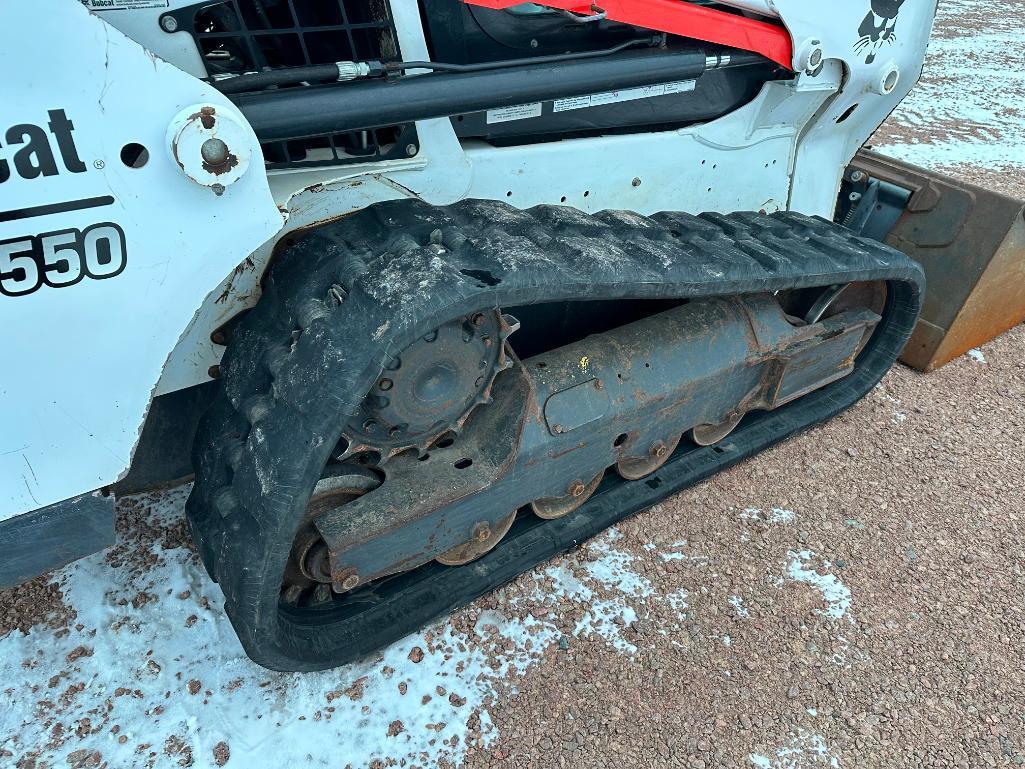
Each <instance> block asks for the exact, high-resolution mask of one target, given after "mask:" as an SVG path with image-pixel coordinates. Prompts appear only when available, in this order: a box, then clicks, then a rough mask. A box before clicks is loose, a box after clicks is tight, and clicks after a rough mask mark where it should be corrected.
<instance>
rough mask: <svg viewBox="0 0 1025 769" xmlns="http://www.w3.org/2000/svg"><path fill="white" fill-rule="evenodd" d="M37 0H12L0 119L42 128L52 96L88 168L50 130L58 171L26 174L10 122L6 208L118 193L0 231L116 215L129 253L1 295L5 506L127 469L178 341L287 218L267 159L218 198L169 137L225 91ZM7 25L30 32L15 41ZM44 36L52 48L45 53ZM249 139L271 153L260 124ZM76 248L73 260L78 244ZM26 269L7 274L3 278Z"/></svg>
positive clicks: (0, 226)
mask: <svg viewBox="0 0 1025 769" xmlns="http://www.w3.org/2000/svg"><path fill="white" fill-rule="evenodd" d="M28 8H29V6H28V5H25V4H21V3H4V4H3V5H2V6H0V29H2V30H4V33H3V34H4V37H5V39H4V44H3V45H2V46H0V71H3V72H4V73H5V78H6V81H7V84H6V85H5V86H4V90H5V98H4V100H3V105H2V107H0V130H2V131H4V132H6V131H8V130H9V128H10V127H11V126H14V125H18V124H33V125H35V126H37V127H38V128H40V129H41V130H43V131H46V129H47V123H48V120H49V118H48V110H54V109H57V108H60V109H61V110H63V111H64V113H65V114H66V116H67V117H68V118H69V119H70V120H71V121H72V123H73V124H74V129H73V138H74V144H75V148H76V152H77V158H78V160H79V161H80V165H79V164H76V163H75V162H74V157H73V156H71V157H70V160H71V163H70V165H71V166H72V167H73V168H83V170H81V171H78V172H74V171H71V170H69V169H68V167H67V164H66V162H65V160H64V159H63V158H62V153H61V152H60V149H59V147H58V145H57V141H56V139H55V137H54V136H52V135H49V132H48V131H47V134H48V138H47V141H48V147H49V149H48V150H46V149H43V148H42V146H41V145H40V151H41V152H43V153H44V155H45V154H46V153H47V152H49V153H50V154H52V155H54V161H53V162H54V164H55V166H56V169H57V170H58V173H57V174H55V175H53V176H39V177H37V178H29V179H25V178H22V177H21V176H20V175H19V173H18V169H17V167H16V166H15V162H16V160H15V158H16V157H18V154H17V153H18V152H19V151H25V150H26V143H22V144H20V145H19V144H18V143H17V142H16V141H10V140H9V139H8V137H7V136H0V143H2V144H3V149H0V158H3V159H4V160H5V161H6V162H7V169H8V174H7V175H8V176H9V178H8V179H7V180H6V181H2V182H0V212H6V214H7V216H8V217H9V216H10V212H12V211H13V210H15V209H26V208H31V207H36V206H44V205H52V204H55V203H60V202H66V201H73V200H80V199H88V198H93V197H97V196H100V197H102V196H110V197H112V198H113V200H112V201H111V202H110V203H108V204H106V205H100V206H93V207H89V208H83V209H81V210H76V211H67V212H62V213H53V214H42V215H35V216H23V217H21V218H15V219H9V220H8V221H0V241H11V240H13V241H14V242H15V243H18V242H21V241H22V240H24V239H25V238H27V237H29V236H40V235H42V234H43V233H46V232H55V231H64V230H68V229H71V228H76V229H78V230H82V231H85V230H87V228H89V227H92V226H94V225H96V224H98V223H101V222H113V223H116V224H117V225H118V226H120V227H121V229H122V230H123V231H124V234H125V241H126V243H125V246H126V248H125V251H126V259H125V263H124V269H123V270H122V271H121V272H120V273H119V274H117V275H116V276H114V277H111V278H109V279H93V278H90V277H84V278H83V279H81V280H80V281H79V282H77V283H75V284H74V285H68V286H64V287H59V288H54V287H51V286H49V285H42V286H41V287H39V288H38V290H35V291H32V292H31V293H26V294H24V295H21V296H7V295H3V296H0V324H2V326H3V328H4V330H5V333H4V349H3V360H2V363H0V409H2V413H0V517H2V518H6V517H10V516H12V515H15V514H17V513H22V512H25V511H28V510H33V509H35V508H38V507H41V506H43V505H47V504H50V503H53V502H58V501H61V500H64V499H67V498H69V497H71V496H74V495H76V494H78V493H81V492H84V491H89V490H92V489H96V488H98V487H100V486H103V485H105V484H108V483H111V482H113V481H115V480H116V479H117V478H118V476H119V475H121V474H122V473H123V472H124V471H125V470H126V469H127V467H128V464H129V462H130V461H131V456H132V450H133V448H134V446H135V443H136V441H137V440H138V437H139V430H140V428H141V426H142V423H143V419H144V417H145V414H146V409H147V408H148V406H149V402H150V397H151V394H152V392H153V389H154V386H155V385H156V383H157V381H158V379H159V378H160V375H161V371H162V369H163V367H164V364H165V362H166V360H167V358H168V354H169V353H170V352H171V350H172V349H174V347H175V345H176V343H177V342H178V339H179V337H180V336H181V335H182V332H183V331H184V329H185V328H186V326H187V325H188V324H189V322H190V320H192V318H193V316H194V315H195V314H196V311H197V310H199V309H200V307H201V306H203V304H204V301H205V300H206V299H207V295H208V294H209V293H210V291H211V289H213V288H214V286H216V284H217V283H218V282H219V281H220V280H221V279H222V278H223V276H224V274H225V273H226V272H229V271H230V270H231V269H232V268H233V267H234V266H235V265H236V264H237V263H238V261H239V259H240V256H244V254H246V253H248V252H249V251H251V250H253V249H254V248H256V247H257V246H258V245H260V243H262V242H263V241H265V240H266V239H267V238H268V237H270V236H271V235H273V234H274V232H276V231H277V230H279V229H280V227H281V225H282V222H283V218H282V216H281V214H280V213H279V212H278V210H277V209H276V207H275V206H274V203H273V200H272V199H271V196H270V192H269V189H268V186H267V180H266V176H265V174H264V173H263V170H262V168H256V169H255V171H256V172H255V173H248V174H246V175H245V176H244V177H243V178H242V179H240V180H239V181H238V182H237V183H235V184H232V185H231V186H229V187H227V188H226V190H225V192H224V194H223V195H221V196H219V197H218V196H215V195H214V194H213V193H212V192H211V191H210V189H209V188H206V187H201V186H199V185H197V184H195V183H193V182H190V181H189V180H188V179H187V178H186V177H185V175H184V174H182V173H181V171H180V169H179V168H178V167H177V165H176V164H175V162H174V160H173V159H172V157H171V154H170V148H169V147H165V133H166V131H167V129H168V124H169V123H170V121H171V119H172V118H173V117H174V116H175V115H176V113H178V112H179V111H180V110H181V109H183V108H184V107H188V106H189V105H192V104H196V103H210V104H211V105H214V106H215V107H216V108H217V109H222V110H231V109H232V107H231V104H230V102H228V101H227V99H225V98H224V97H223V96H220V95H219V94H217V92H216V91H214V90H213V89H212V88H210V87H209V86H207V85H205V84H204V83H202V82H200V81H199V80H196V79H195V78H193V77H190V76H188V75H186V74H184V73H183V72H181V71H180V70H178V69H176V68H175V67H172V66H171V65H169V64H167V63H165V62H163V61H161V60H159V59H156V58H154V57H153V56H151V55H150V54H149V53H148V52H147V51H146V50H144V49H143V48H142V47H140V46H139V45H138V44H137V43H135V42H133V41H131V40H129V39H128V38H126V37H124V36H123V35H122V34H121V33H120V32H118V31H117V30H116V29H113V28H111V27H110V26H108V25H107V24H104V23H103V22H101V21H100V20H99V19H98V18H96V17H95V16H93V15H92V14H90V13H88V12H87V11H86V10H85V9H83V8H82V6H81V5H80V4H79V3H77V2H67V0H34V2H33V3H32V5H31V11H29V10H28ZM29 17H31V20H29ZM7 30H32V32H31V34H27V33H26V34H23V35H22V39H23V40H24V43H23V44H19V43H18V42H17V41H15V40H11V39H10V38H9V37H8V36H7V34H8V33H7ZM41 40H45V41H46V47H47V55H46V56H38V55H33V54H32V53H31V50H32V49H33V48H34V47H36V46H38V45H39V44H40V43H39V41H41ZM12 81H17V85H13V82H12ZM12 86H13V90H15V91H16V93H17V98H13V99H12V98H10V96H11V95H12V94H11V90H12ZM58 86H60V87H58ZM119 116H123V118H121V117H119ZM129 142H138V143H140V144H142V145H143V146H145V147H147V148H148V149H149V152H150V157H149V160H148V162H147V163H146V164H145V165H144V166H143V167H141V168H129V167H127V166H125V164H124V163H122V161H121V158H120V154H121V148H122V147H123V146H124V145H125V144H127V143H129ZM252 142H253V146H254V148H255V152H256V157H257V158H258V159H259V158H261V157H262V156H261V155H260V152H259V145H258V143H256V137H255V135H254V136H252ZM45 160H46V159H45V158H44V160H43V162H45ZM22 162H23V165H25V167H26V168H27V167H29V164H33V163H37V162H39V161H37V160H36V159H35V158H28V157H27V156H22ZM49 242H51V243H52V242H62V241H60V240H57V241H54V240H53V239H51V240H50V241H49ZM83 248H84V246H83ZM3 253H5V252H4V251H3V247H0V272H3V273H9V274H10V273H11V272H12V271H11V270H9V269H8V267H15V268H17V267H18V266H22V267H23V268H26V267H27V268H28V269H31V268H30V267H28V263H27V262H25V261H21V262H19V261H17V258H18V256H19V254H21V255H23V254H24V252H22V251H12V248H11V247H10V246H8V247H7V252H6V253H8V257H7V258H13V259H14V260H15V261H13V262H11V263H10V264H5V261H6V260H5V258H4V256H3V255H2V254H3ZM64 255H65V256H67V257H68V258H69V259H71V260H72V261H75V260H76V259H77V255H76V254H75V251H74V250H72V251H71V252H70V253H67V254H64ZM58 256H59V255H58ZM68 269H71V267H69V268H68ZM75 269H77V265H76V267H75ZM54 274H57V273H54ZM18 282H19V281H17V280H16V279H15V278H8V279H6V280H5V281H4V283H3V285H6V286H7V287H8V288H9V289H10V288H11V286H12V285H16V284H17V283H18Z"/></svg>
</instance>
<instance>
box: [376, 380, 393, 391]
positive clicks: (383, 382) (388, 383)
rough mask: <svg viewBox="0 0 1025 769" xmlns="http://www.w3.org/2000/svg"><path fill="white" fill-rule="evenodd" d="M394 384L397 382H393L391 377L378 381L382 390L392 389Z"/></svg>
mask: <svg viewBox="0 0 1025 769" xmlns="http://www.w3.org/2000/svg"><path fill="white" fill-rule="evenodd" d="M394 384H395V383H394V382H392V381H391V380H390V379H382V380H381V381H380V382H378V383H377V386H378V387H380V388H381V389H382V390H385V391H387V390H390V389H391V388H392V387H393V386H394Z"/></svg>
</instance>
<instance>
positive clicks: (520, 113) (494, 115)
mask: <svg viewBox="0 0 1025 769" xmlns="http://www.w3.org/2000/svg"><path fill="white" fill-rule="evenodd" d="M530 117H541V102H537V103H536V104H517V105H516V106H515V107H502V108H501V109H489V110H488V123H506V122H508V121H510V120H525V119H527V118H530Z"/></svg>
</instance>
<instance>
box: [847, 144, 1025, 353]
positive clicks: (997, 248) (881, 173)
mask: <svg viewBox="0 0 1025 769" xmlns="http://www.w3.org/2000/svg"><path fill="white" fill-rule="evenodd" d="M853 166H854V167H855V168H857V169H859V170H861V171H864V172H866V173H867V174H869V175H870V176H872V177H873V178H876V179H880V180H882V181H886V182H890V183H891V184H895V185H897V186H899V187H903V188H905V189H907V190H910V191H911V192H912V195H911V199H910V201H909V202H908V206H907V209H906V210H905V211H904V213H903V214H902V215H901V217H900V218H899V219H898V220H897V223H896V225H895V226H894V227H893V229H892V230H891V232H890V234H889V236H888V237H887V238H886V242H887V243H888V244H889V245H891V246H894V247H895V248H898V249H900V250H901V251H903V252H904V253H906V254H907V255H908V256H910V257H912V258H913V259H915V260H916V261H918V262H919V263H921V264H922V266H923V267H924V268H925V273H926V279H927V281H928V287H927V291H926V297H925V304H924V307H923V310H922V317H921V320H919V322H918V325H917V326H916V328H915V332H914V334H913V335H912V337H911V340H910V341H909V342H908V344H907V347H905V349H904V352H903V354H902V356H901V360H902V361H903V362H904V363H906V364H907V365H909V366H912V367H913V368H916V369H919V370H920V371H932V370H934V369H937V368H939V367H940V366H942V365H944V364H945V363H948V362H950V361H951V360H953V359H954V358H956V357H958V356H959V355H962V354H964V353H965V352H967V351H968V350H970V349H971V348H973V347H977V346H978V345H980V344H982V343H984V342H987V341H989V340H990V339H993V338H994V337H996V336H999V335H1000V334H1002V333H1004V332H1005V331H1007V330H1008V329H1010V328H1013V327H1014V326H1016V325H1018V324H1019V323H1021V322H1022V321H1025V201H1021V200H1018V199H1016V198H1013V197H1010V196H1008V195H1002V194H999V193H995V192H991V191H989V190H985V189H982V188H981V187H977V186H975V185H972V184H967V183H965V182H961V181H958V180H957V179H953V178H950V177H945V176H940V175H938V174H933V173H930V172H929V171H926V170H925V169H922V168H917V167H915V166H911V165H908V164H906V163H901V162H898V161H896V160H891V159H889V158H885V157H883V156H882V155H879V154H877V153H874V152H868V151H862V152H861V153H859V154H858V156H857V157H856V158H855V160H854V163H853Z"/></svg>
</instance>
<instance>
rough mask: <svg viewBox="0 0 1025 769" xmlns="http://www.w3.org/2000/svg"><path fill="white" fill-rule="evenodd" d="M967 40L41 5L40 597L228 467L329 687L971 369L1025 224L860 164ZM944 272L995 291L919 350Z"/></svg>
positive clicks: (232, 515)
mask: <svg viewBox="0 0 1025 769" xmlns="http://www.w3.org/2000/svg"><path fill="white" fill-rule="evenodd" d="M934 13H935V0H845V2H842V3H835V4H830V5H829V6H828V8H827V7H824V6H823V4H822V3H821V2H812V1H811V0H721V1H720V2H710V1H706V0H695V1H693V2H688V1H687V0H606V1H605V2H601V3H600V4H592V3H590V2H581V0H546V1H545V2H543V3H539V4H533V3H522V2H518V0H202V1H201V2H195V0H83V2H77V1H76V0H35V2H32V3H14V2H8V3H4V4H3V5H2V6H0V39H2V45H0V72H2V75H3V82H4V85H3V96H4V98H3V99H2V100H0V322H2V324H3V328H4V329H5V336H4V345H3V356H2V363H0V409H2V412H0V584H2V585H12V584H15V583H18V582H20V581H24V580H26V579H29V578H32V577H35V576H36V575H39V574H40V573H42V572H44V571H45V570H47V569H51V568H54V567H56V566H59V565H62V564H64V563H67V562H69V561H71V560H74V559H76V558H79V557H82V556H84V555H87V554H89V553H91V552H95V551H97V550H99V549H102V548H103V547H105V546H107V545H109V544H110V543H111V542H112V539H113V510H114V503H115V499H116V497H117V496H118V495H120V494H127V493H131V492H135V491H139V490H142V489H147V488H154V487H158V486H161V485H167V484H171V483H178V482H183V481H186V480H188V479H190V478H194V485H193V487H192V491H191V496H190V498H189V502H188V505H187V514H188V518H189V524H190V527H191V531H192V535H193V537H194V539H195V541H196V544H197V546H198V548H199V550H200V552H201V554H202V557H203V560H204V563H205V565H206V568H207V570H208V571H209V572H210V574H211V576H212V577H213V578H214V579H215V580H217V581H218V582H219V584H220V586H221V588H222V590H223V592H224V598H225V609H226V611H227V613H228V616H229V617H230V618H231V621H232V623H233V625H234V627H235V629H236V630H237V632H238V634H239V637H240V639H241V640H242V643H243V644H244V646H245V648H246V650H247V652H248V653H249V654H250V656H251V657H252V658H253V659H254V660H256V661H257V662H259V663H261V664H262V665H265V666H267V667H270V668H274V669H279V670H312V669H318V668H324V667H329V666H333V665H337V664H341V663H343V662H345V661H348V660H351V659H354V658H356V657H358V656H360V655H362V654H365V653H367V652H369V651H371V650H374V649H376V648H378V647H380V646H381V645H383V644H385V643H387V642H389V641H390V640H392V639H395V638H397V637H399V636H401V635H403V634H405V633H408V632H411V631H412V630H414V629H415V628H417V627H419V626H421V625H423V624H424V623H426V622H428V621H430V620H431V619H433V618H435V617H437V616H438V615H440V614H442V613H444V612H446V611H448V610H450V609H452V608H453V607H455V606H458V605H461V604H463V603H465V602H467V601H469V600H472V599H473V598H474V597H476V596H479V595H481V594H483V593H485V592H487V591H489V590H492V589H494V588H495V587H497V586H498V585H501V584H502V583H504V582H506V581H508V580H510V579H512V578H513V577H515V576H516V575H517V574H519V573H521V572H522V571H524V570H525V569H529V568H530V567H532V566H533V565H535V564H537V563H539V562H542V561H544V560H545V559H548V558H550V557H551V556H552V555H554V554H556V553H558V552H560V551H563V550H566V549H568V548H570V547H572V546H573V545H575V544H576V543H579V542H580V541H582V540H583V539H585V538H587V537H590V536H593V535H594V534H595V533H597V532H598V531H600V530H602V529H604V528H605V527H607V526H609V525H611V524H612V523H614V522H615V521H617V520H619V519H620V518H622V517H624V516H626V515H629V514H631V513H633V512H635V511H637V510H639V509H642V508H645V507H647V506H650V505H651V504H653V503H655V502H656V501H658V500H660V499H663V498H664V497H666V496H667V495H669V494H672V493H674V492H676V491H678V490H679V489H681V488H683V487H685V486H687V485H689V484H691V483H694V482H695V481H697V480H699V479H701V478H703V477H706V476H708V475H710V474H712V473H715V472H717V471H718V470H720V469H723V468H725V467H728V466H730V465H732V464H734V463H736V462H739V461H741V460H742V459H744V458H745V457H748V456H750V455H751V454H753V453H755V452H757V451H759V450H761V449H763V448H765V447H767V446H769V445H771V444H773V443H775V442H777V441H780V440H782V439H784V438H787V437H789V436H792V435H794V434H796V433H798V432H800V431H802V430H804V429H806V428H808V427H810V426H812V425H814V424H817V423H819V422H821V421H823V420H825V419H828V418H830V417H831V416H833V415H834V414H836V413H838V412H839V411H841V410H843V409H844V408H846V407H848V406H850V405H851V404H853V403H855V402H856V401H857V400H858V399H859V398H860V397H862V396H863V395H864V394H865V393H866V392H867V391H868V390H869V389H870V388H871V387H872V386H873V385H874V384H875V383H876V382H877V381H878V380H879V379H880V377H882V376H883V374H884V373H885V372H886V371H887V370H888V369H889V367H890V366H891V365H892V364H893V362H894V361H895V360H896V359H897V357H898V356H899V355H900V354H901V352H902V350H903V349H904V347H905V344H906V343H907V342H908V340H909V338H911V339H912V347H909V348H908V349H909V350H911V353H912V354H914V355H917V356H918V357H919V358H920V359H921V362H922V363H923V365H934V364H935V363H936V361H937V360H938V359H937V357H936V356H937V355H938V353H936V350H937V348H938V347H939V346H940V345H941V344H942V343H943V342H944V340H945V339H946V338H947V332H948V331H951V332H952V333H954V336H957V337H959V338H958V341H963V340H960V336H965V337H967V336H970V334H969V333H968V332H965V331H964V330H963V329H964V328H965V319H964V317H963V313H962V314H961V315H959V314H958V312H960V309H961V307H962V306H963V305H965V304H966V299H967V297H968V296H969V295H971V296H973V297H974V299H973V300H972V301H974V302H975V303H976V304H979V293H978V292H976V291H975V288H976V287H977V286H981V288H979V291H981V292H985V291H993V290H998V289H997V288H995V287H994V286H995V285H998V284H1000V281H999V280H997V281H994V280H993V274H990V277H989V279H987V280H980V278H979V276H980V275H982V274H983V273H984V272H985V268H986V267H987V265H989V264H990V263H991V262H992V263H993V264H995V265H996V267H994V269H997V268H999V267H1000V265H1004V266H1005V267H1006V265H1008V264H1014V263H1015V261H1014V259H1015V258H1016V257H1014V254H1016V253H1017V254H1019V255H1020V244H1021V237H1020V236H1021V226H1022V221H1021V212H1020V205H1019V207H1018V209H1017V212H1016V211H1015V209H1014V205H1015V204H1014V202H1013V201H1006V200H1004V201H1001V205H1002V206H1003V207H994V206H988V207H987V206H983V205H981V204H980V205H977V206H976V207H975V208H972V207H971V206H970V205H965V204H964V203H963V202H962V203H958V202H957V200H955V199H956V198H957V195H956V194H955V193H957V192H958V190H962V189H963V188H962V187H960V186H958V185H956V183H954V182H948V181H944V180H937V179H935V178H933V177H929V176H928V175H922V172H920V171H915V170H913V169H908V168H905V167H900V166H895V165H894V164H890V163H888V162H887V161H885V160H884V159H881V158H878V157H873V156H868V155H863V156H861V157H860V158H859V160H858V161H856V162H855V163H854V164H853V165H852V160H853V159H854V158H855V155H856V154H857V153H858V152H859V150H860V149H861V148H862V146H863V144H864V143H865V142H866V140H867V139H868V138H869V137H870V136H871V135H872V133H873V132H874V131H875V130H876V128H877V127H878V126H879V125H880V124H881V123H882V122H883V120H884V119H885V118H886V116H887V115H889V113H890V112H891V111H892V110H893V109H894V107H895V106H896V105H897V104H898V103H899V102H900V101H901V99H902V98H903V97H904V96H905V95H906V94H907V93H908V91H909V90H910V88H911V87H912V85H913V84H914V83H915V82H916V81H917V79H918V77H919V75H920V72H921V68H922V62H923V57H924V54H925V50H926V45H927V42H928V38H929V33H930V29H931V26H932V20H933V16H934ZM27 30H31V34H28V33H27ZM41 46H42V47H45V49H46V55H40V53H39V48H40V47H41ZM944 185H946V186H944ZM952 200H953V201H954V202H953V203H950V201H952ZM973 200H975V201H976V202H978V201H979V200H981V198H978V197H974V198H973ZM980 217H981V220H982V221H984V222H990V223H992V222H995V221H997V220H1002V222H1003V224H1002V229H1001V228H1000V227H996V225H995V224H994V225H993V226H992V227H988V228H986V227H982V230H979V228H980V226H981V225H980V224H979V222H980ZM986 217H988V219H987V218H986ZM1008 222H1012V224H1011V225H1008V224H1007V223H1008ZM973 228H974V229H973ZM997 230H999V232H997V233H996V235H995V236H993V237H991V238H990V239H991V240H992V242H991V243H990V242H987V243H986V244H985V247H984V249H983V250H984V252H983V253H977V250H978V249H979V245H978V243H979V240H978V238H977V237H976V236H973V235H972V233H973V232H976V233H977V232H979V231H984V232H987V233H990V235H992V234H993V233H994V232H996V231H997ZM1016 233H1017V234H1016ZM1015 238H1017V240H1015ZM888 240H889V242H891V245H887V241H888ZM898 241H899V243H898V245H900V248H901V250H897V249H895V248H893V247H892V243H894V242H898ZM1015 243H1017V244H1018V245H1017V248H1018V249H1019V250H1018V251H1015V250H1014V249H1015V248H1016V246H1015ZM972 249H976V251H972ZM902 251H903V253H902ZM964 253H971V254H972V256H971V258H972V259H974V261H973V262H972V264H973V267H972V269H973V270H974V272H973V275H974V278H971V279H969V278H967V277H964V276H963V275H961V273H959V272H958V264H959V262H958V259H959V258H960V257H959V256H958V255H959V254H964ZM908 254H910V256H912V257H915V259H912V258H909V256H908ZM923 255H924V257H930V255H931V257H932V258H931V259H930V258H923ZM997 256H999V258H997ZM916 259H918V261H916ZM919 262H922V264H924V270H923V267H922V266H921V265H920V264H919ZM934 271H938V274H940V275H941V281H940V283H941V285H942V286H944V287H946V288H947V289H950V290H953V289H954V288H956V289H957V291H960V292H961V293H962V294H963V296H961V295H959V300H958V307H957V308H955V310H956V311H955V312H948V313H947V314H946V315H944V314H943V313H938V314H937V315H936V317H935V318H933V319H932V320H930V322H929V324H928V327H927V328H924V330H923V327H922V326H920V327H919V330H918V331H915V327H916V323H917V322H918V319H919V316H920V314H921V311H922V307H923V302H924V303H925V305H926V315H927V320H929V302H928V301H926V294H925V280H924V273H925V272H929V273H930V276H931V275H932V274H933V272H934ZM987 287H988V288H987ZM930 296H932V295H931V294H930ZM940 304H942V302H941V303H940ZM982 304H983V305H984V306H985V304H986V303H985V302H982ZM936 307H940V305H939V304H938V305H936ZM941 309H944V310H946V309H948V308H945V307H943V308H941ZM1002 311H1003V312H1005V315H1007V317H1006V318H1004V317H1001V318H1000V319H995V318H994V317H990V318H989V319H988V321H989V325H988V331H990V332H995V331H997V330H1000V329H998V328H997V326H1000V325H1001V324H1004V326H1003V327H1006V325H1010V323H1012V322H1013V319H1011V318H1010V315H1012V314H1013V312H1018V311H1020V308H1019V309H1017V310H1014V311H1013V312H1012V310H1002ZM990 312H991V313H995V312H996V311H995V310H990ZM1022 314H1025V313H1022ZM958 323H960V326H958ZM976 325H978V324H976ZM955 327H957V328H960V329H962V330H961V331H957V328H955ZM972 328H973V329H975V328H976V327H975V326H973V327H972ZM913 332H914V333H915V336H914V337H912V333H913ZM971 333H976V334H977V333H978V331H977V329H976V330H975V331H972V332H971ZM974 341H975V340H973V343H974ZM952 345H953V347H956V344H954V343H953V342H952V341H949V340H948V341H947V347H946V348H944V354H948V353H949V352H950V349H952ZM948 348H949V349H948ZM934 353H935V354H934ZM470 564H472V565H470Z"/></svg>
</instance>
